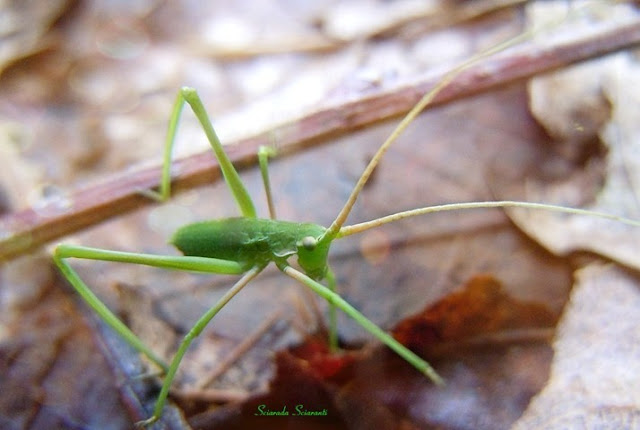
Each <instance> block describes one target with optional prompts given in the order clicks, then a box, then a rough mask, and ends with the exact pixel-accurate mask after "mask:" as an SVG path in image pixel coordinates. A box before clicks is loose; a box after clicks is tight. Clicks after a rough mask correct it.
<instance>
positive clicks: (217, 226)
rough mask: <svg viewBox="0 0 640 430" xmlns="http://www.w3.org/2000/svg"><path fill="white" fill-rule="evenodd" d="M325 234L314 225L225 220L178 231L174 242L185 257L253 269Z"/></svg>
mask: <svg viewBox="0 0 640 430" xmlns="http://www.w3.org/2000/svg"><path fill="white" fill-rule="evenodd" d="M324 230H325V228H324V227H322V226H320V225H317V224H310V223H294V222H289V221H280V220H272V219H255V218H225V219H220V220H211V221H203V222H198V223H194V224H189V225H186V226H184V227H182V228H181V229H179V230H178V231H176V233H175V234H174V235H173V237H172V239H171V241H170V242H171V243H172V244H173V245H174V246H175V247H176V248H178V249H179V250H180V251H181V252H182V253H183V254H184V255H191V256H199V257H210V258H220V259H223V260H231V261H238V262H241V263H247V264H248V265H253V264H255V263H260V262H263V263H266V262H269V261H273V260H274V259H275V258H279V257H288V256H290V255H292V254H295V253H296V252H297V246H296V242H298V240H300V239H301V238H302V237H305V236H312V237H316V238H317V237H319V236H320V235H321V234H322V233H323V232H324Z"/></svg>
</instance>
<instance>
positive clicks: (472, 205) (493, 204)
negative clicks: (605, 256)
mask: <svg viewBox="0 0 640 430" xmlns="http://www.w3.org/2000/svg"><path fill="white" fill-rule="evenodd" d="M510 207H511V208H526V209H543V210H547V211H552V212H561V213H568V214H572V215H588V216H592V217H598V218H604V219H609V220H612V221H618V222H621V223H624V224H628V225H632V226H634V227H640V221H636V220H634V219H629V218H625V217H622V216H618V215H612V214H608V213H605V212H598V211H592V210H588V209H578V208H568V207H566V206H558V205H551V204H546V203H531V202H517V201H512V200H500V201H486V202H468V203H449V204H444V205H437V206H428V207H424V208H419V209H411V210H408V211H403V212H398V213H395V214H392V215H388V216H385V217H382V218H378V219H374V220H372V221H367V222H362V223H359V224H354V225H348V226H346V227H342V228H341V229H340V231H339V232H338V235H337V237H338V238H341V237H345V236H351V235H352V234H357V233H362V232H363V231H366V230H369V229H370V228H375V227H379V226H381V225H382V224H388V223H390V222H394V221H399V220H401V219H405V218H409V217H413V216H418V215H424V214H428V213H434V212H445V211H459V210H462V209H487V208H510Z"/></svg>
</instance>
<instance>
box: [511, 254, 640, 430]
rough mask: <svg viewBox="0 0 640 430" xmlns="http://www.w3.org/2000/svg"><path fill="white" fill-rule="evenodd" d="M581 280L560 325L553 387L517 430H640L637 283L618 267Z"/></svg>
mask: <svg viewBox="0 0 640 430" xmlns="http://www.w3.org/2000/svg"><path fill="white" fill-rule="evenodd" d="M577 281H578V282H577V284H576V286H575V287H574V290H573V291H572V293H571V300H570V301H569V304H568V305H567V308H566V310H565V313H564V315H563V317H562V319H561V320H560V323H559V325H558V330H557V335H556V340H555V341H554V350H555V354H554V358H553V363H552V365H551V376H550V379H549V382H548V383H547V385H546V387H545V388H544V389H543V390H542V392H541V393H540V394H538V395H537V396H536V397H535V398H534V400H533V401H532V403H531V405H530V406H529V408H528V409H527V411H526V412H525V414H524V415H523V416H522V418H521V419H520V420H519V421H518V422H517V424H516V425H515V429H518V430H523V429H532V428H551V427H553V428H607V429H609V428H610V429H614V428H628V429H631V428H638V427H639V426H640V329H639V327H640V290H639V289H638V283H637V280H636V278H635V276H634V275H633V274H632V273H629V272H625V271H624V270H622V269H620V268H617V267H615V266H613V265H606V266H605V265H591V266H589V267H587V268H585V269H583V270H581V271H579V272H578V276H577Z"/></svg>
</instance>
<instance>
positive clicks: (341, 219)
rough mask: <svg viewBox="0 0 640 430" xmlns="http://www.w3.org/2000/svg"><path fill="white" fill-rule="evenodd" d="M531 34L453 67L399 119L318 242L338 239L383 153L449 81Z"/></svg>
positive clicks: (526, 33)
mask: <svg viewBox="0 0 640 430" xmlns="http://www.w3.org/2000/svg"><path fill="white" fill-rule="evenodd" d="M534 31H537V30H530V31H527V32H524V33H521V34H520V35H518V36H516V37H514V38H511V39H508V40H506V41H505V42H503V43H500V44H498V45H496V46H494V47H492V48H490V49H488V50H486V51H483V52H481V53H479V54H476V55H473V56H471V57H470V58H469V59H467V60H465V61H464V62H462V63H461V64H459V65H458V66H457V67H454V68H453V69H451V70H450V71H448V72H447V73H446V74H445V75H444V76H443V77H442V79H441V80H440V82H438V84H437V85H436V86H435V87H433V88H432V89H431V90H430V91H429V92H427V93H426V94H425V95H424V96H422V98H421V99H420V101H418V103H417V104H416V105H415V106H414V107H413V108H412V109H411V110H410V111H409V113H407V115H405V117H404V118H403V119H402V121H400V123H399V124H398V126H397V127H396V128H395V129H394V130H393V132H392V133H391V134H390V135H389V137H388V138H387V139H386V140H385V141H384V143H383V144H382V145H380V147H379V148H378V150H377V151H376V153H375V154H374V155H373V158H371V161H369V164H368V165H367V167H366V168H365V169H364V171H363V172H362V175H360V178H359V179H358V182H357V183H356V185H355V186H354V187H353V190H352V191H351V195H350V196H349V198H348V199H347V202H346V203H345V204H344V206H343V207H342V209H341V210H340V212H339V213H338V216H337V217H336V219H335V220H334V221H333V223H331V225H330V226H329V228H328V229H327V230H326V231H325V232H324V234H323V235H322V236H321V237H320V239H319V242H320V243H322V242H331V241H332V240H333V239H335V238H336V237H338V236H339V233H340V229H341V228H342V226H343V225H344V223H345V222H346V220H347V218H348V216H349V214H350V213H351V209H352V208H353V205H354V204H355V202H356V199H357V198H358V195H360V192H361V191H362V189H363V188H364V186H365V184H366V183H367V181H368V180H369V177H371V174H372V173H373V171H374V170H375V168H376V167H377V166H378V164H379V163H380V160H382V157H383V156H384V154H385V153H386V152H387V150H388V149H389V148H390V147H391V145H392V144H393V143H394V142H395V141H396V140H397V139H398V137H399V136H400V135H401V134H402V133H403V132H404V130H405V129H406V128H407V127H408V126H409V124H411V122H412V121H413V120H414V119H415V118H416V117H417V116H418V114H420V112H422V111H423V110H424V109H425V108H426V107H427V106H428V105H429V104H430V103H431V102H432V101H433V100H434V99H435V97H436V96H437V95H438V94H439V93H440V92H441V91H442V90H443V89H444V88H446V87H447V86H448V85H449V84H450V83H451V81H453V80H454V79H455V78H456V77H457V76H458V75H460V73H462V72H463V71H464V70H465V69H467V68H469V67H470V66H472V65H473V64H475V63H476V62H478V61H479V60H481V59H483V58H485V57H488V56H491V55H493V54H495V53H497V52H500V51H503V50H505V49H507V48H508V47H510V46H513V45H516V44H518V43H520V42H522V41H524V40H526V39H528V38H529V37H531V35H532V34H533V33H534Z"/></svg>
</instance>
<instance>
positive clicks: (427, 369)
mask: <svg viewBox="0 0 640 430" xmlns="http://www.w3.org/2000/svg"><path fill="white" fill-rule="evenodd" d="M278 268H279V269H280V270H282V272H284V273H285V274H286V275H288V276H290V277H292V278H293V279H295V280H297V281H299V282H301V283H302V284H303V285H306V286H307V287H309V288H311V289H312V290H313V291H314V292H315V293H316V294H318V295H319V296H320V297H322V298H324V299H325V300H327V301H328V302H329V303H330V304H332V305H333V306H335V307H337V308H339V309H340V310H341V311H342V312H344V313H346V314H347V315H349V316H350V317H351V318H352V319H353V320H354V321H355V322H357V323H358V324H360V325H361V326H362V328H364V329H365V330H367V331H368V332H369V333H371V334H372V335H374V336H375V337H376V338H378V339H379V340H380V341H381V342H382V343H384V344H385V345H387V346H388V347H389V348H391V349H392V350H394V351H395V352H396V353H397V354H398V355H399V356H401V357H402V358H404V359H405V360H406V361H408V362H409V363H410V364H411V365H412V366H413V367H415V368H416V369H418V371H420V373H422V374H424V375H426V376H427V377H428V378H429V379H431V380H432V381H433V382H434V383H436V384H438V385H444V381H443V380H442V378H441V377H440V375H438V374H437V373H436V371H435V370H434V369H433V367H431V365H430V364H429V363H427V362H426V361H424V360H423V359H422V358H420V357H418V356H417V355H416V354H415V353H414V352H413V351H411V350H409V349H408V348H407V347H406V346H404V345H402V344H401V343H400V342H398V341H397V340H395V339H394V338H393V337H392V336H391V335H390V334H388V333H387V332H385V331H384V330H382V329H381V328H380V327H378V326H377V325H376V324H375V323H373V322H372V321H371V320H370V319H368V318H367V317H365V316H364V315H362V314H361V313H360V312H359V311H358V310H357V309H356V308H354V307H353V306H351V305H350V304H349V303H348V302H347V301H346V300H344V299H343V298H342V297H340V296H339V295H338V294H336V293H334V292H333V291H331V290H330V289H329V288H327V287H325V286H324V285H322V284H321V283H319V282H317V281H314V280H313V279H311V278H310V277H308V276H307V275H305V274H304V273H302V272H300V271H299V270H296V269H294V268H293V267H291V266H289V265H287V264H286V263H278Z"/></svg>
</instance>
